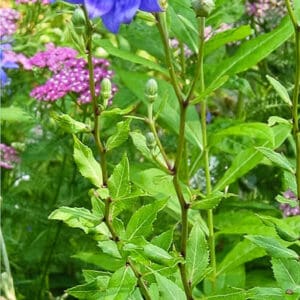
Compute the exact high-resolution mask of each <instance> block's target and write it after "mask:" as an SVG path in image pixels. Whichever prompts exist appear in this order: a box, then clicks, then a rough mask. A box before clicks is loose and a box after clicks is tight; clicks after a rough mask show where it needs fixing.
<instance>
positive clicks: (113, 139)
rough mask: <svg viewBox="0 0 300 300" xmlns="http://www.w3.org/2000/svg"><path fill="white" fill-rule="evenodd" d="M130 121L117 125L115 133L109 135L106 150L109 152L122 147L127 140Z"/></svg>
mask: <svg viewBox="0 0 300 300" xmlns="http://www.w3.org/2000/svg"><path fill="white" fill-rule="evenodd" d="M130 122H131V120H130V119H127V120H126V121H122V122H119V123H117V132H116V133H114V134H113V135H111V136H110V137H109V138H108V140H107V142H106V149H107V151H110V150H112V149H114V148H116V147H119V146H120V145H122V144H123V143H124V142H125V141H126V140H127V139H128V135H129V131H130Z"/></svg>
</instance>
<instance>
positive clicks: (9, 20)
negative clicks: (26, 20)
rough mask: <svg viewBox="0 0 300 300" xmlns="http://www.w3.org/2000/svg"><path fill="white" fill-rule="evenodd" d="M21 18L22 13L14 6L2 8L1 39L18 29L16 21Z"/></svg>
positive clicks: (0, 17) (0, 10) (0, 19)
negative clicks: (13, 7)
mask: <svg viewBox="0 0 300 300" xmlns="http://www.w3.org/2000/svg"><path fill="white" fill-rule="evenodd" d="M19 18H20V13H19V12H18V11H16V10H14V9H12V8H0V24H1V26H0V39H1V41H3V39H4V38H5V37H8V36H10V35H12V34H14V33H15V31H16V30H17V25H16V22H17V20H18V19H19Z"/></svg>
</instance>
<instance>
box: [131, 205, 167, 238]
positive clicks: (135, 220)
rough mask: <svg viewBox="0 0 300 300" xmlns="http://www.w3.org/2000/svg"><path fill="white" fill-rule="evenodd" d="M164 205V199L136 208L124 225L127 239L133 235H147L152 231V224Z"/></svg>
mask: <svg viewBox="0 0 300 300" xmlns="http://www.w3.org/2000/svg"><path fill="white" fill-rule="evenodd" d="M165 205H166V200H160V201H155V202H154V203H152V204H149V205H145V206H143V207H141V208H140V209H138V210H137V211H136V212H135V213H134V214H133V215H132V217H131V218H130V220H129V222H128V224H127V227H126V237H127V239H128V240H131V239H133V238H134V237H138V236H143V237H147V236H148V235H149V234H150V233H151V231H152V224H153V222H154V221H155V219H156V215H157V213H158V211H160V210H161V209H163V207H164V206H165Z"/></svg>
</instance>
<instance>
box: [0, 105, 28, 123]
mask: <svg viewBox="0 0 300 300" xmlns="http://www.w3.org/2000/svg"><path fill="white" fill-rule="evenodd" d="M31 120H32V118H31V116H30V115H28V114H27V112H25V111H24V110H23V109H22V108H21V107H17V106H10V107H1V111H0V121H1V122H3V121H7V122H10V123H13V122H28V121H31Z"/></svg>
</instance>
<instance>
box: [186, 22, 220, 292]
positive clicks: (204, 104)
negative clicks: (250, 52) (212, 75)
mask: <svg viewBox="0 0 300 300" xmlns="http://www.w3.org/2000/svg"><path fill="white" fill-rule="evenodd" d="M204 29H205V18H203V17H200V18H199V40H200V42H199V52H198V63H197V66H198V67H199V70H197V71H196V79H197V77H198V78H199V80H200V85H199V91H200V93H202V92H203V91H204V90H205V84H204V72H203V49H204ZM195 82H196V80H195V81H194V83H193V85H192V88H191V91H190V93H189V96H188V97H189V98H188V99H191V97H192V94H193V90H194V88H195ZM200 108H201V130H202V144H203V159H204V170H205V181H206V194H207V195H209V194H210V193H211V192H212V187H211V176H210V170H209V147H208V141H207V125H206V112H207V100H206V99H204V100H203V101H202V102H201V104H200ZM207 223H208V224H207V225H208V231H209V236H208V245H209V252H210V266H211V269H212V286H213V289H215V283H216V272H217V271H216V252H215V251H216V250H215V235H214V218H213V210H212V209H210V210H208V215H207Z"/></svg>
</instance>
